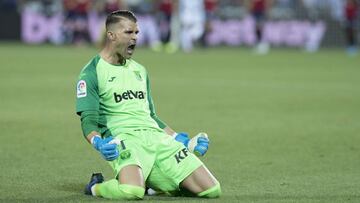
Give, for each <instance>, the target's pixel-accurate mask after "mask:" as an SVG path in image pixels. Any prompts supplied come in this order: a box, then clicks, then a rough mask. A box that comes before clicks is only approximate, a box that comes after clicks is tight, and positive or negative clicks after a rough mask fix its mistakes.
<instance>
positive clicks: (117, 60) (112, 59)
mask: <svg viewBox="0 0 360 203" xmlns="http://www.w3.org/2000/svg"><path fill="white" fill-rule="evenodd" d="M100 56H101V58H103V59H104V60H105V61H106V62H108V63H110V64H113V65H125V63H126V59H125V58H124V57H123V56H121V55H120V54H119V53H117V52H116V50H115V49H111V48H110V47H108V46H106V47H105V48H104V49H103V50H102V51H101V52H100Z"/></svg>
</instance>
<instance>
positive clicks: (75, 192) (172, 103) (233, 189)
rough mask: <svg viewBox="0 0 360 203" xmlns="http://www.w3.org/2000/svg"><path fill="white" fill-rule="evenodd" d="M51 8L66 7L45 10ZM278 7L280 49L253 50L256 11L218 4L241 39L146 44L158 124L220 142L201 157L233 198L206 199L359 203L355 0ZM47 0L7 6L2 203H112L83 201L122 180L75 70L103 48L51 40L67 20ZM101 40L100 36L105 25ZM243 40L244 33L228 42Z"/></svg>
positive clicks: (1, 41)
mask: <svg viewBox="0 0 360 203" xmlns="http://www.w3.org/2000/svg"><path fill="white" fill-rule="evenodd" d="M49 2H53V3H54V4H57V5H58V4H59V2H60V1H42V3H44V4H42V5H47V6H49V5H50V4H48V3H49ZM100 2H101V1H100ZM130 2H131V1H130ZM133 2H135V3H136V1H133ZM277 2H282V3H284V4H274V5H273V8H272V11H270V12H269V18H268V25H269V27H268V28H269V29H268V31H267V32H268V34H267V35H266V36H268V37H269V39H270V38H271V40H274V41H272V42H273V43H272V44H271V45H272V47H271V50H270V51H269V52H268V53H267V54H266V55H258V54H256V53H255V52H254V50H253V46H254V43H255V42H254V34H253V33H251V32H249V30H250V28H251V26H250V28H249V29H248V30H245V31H244V29H242V28H239V27H238V26H236V25H244V24H241V23H243V22H245V21H244V19H249V14H248V12H247V9H246V7H245V4H243V3H244V2H242V1H219V2H218V10H217V12H216V16H215V19H214V25H215V23H216V22H220V23H223V22H229V21H231V22H235V24H233V25H232V26H234V29H233V30H231V32H226V29H227V28H230V27H231V26H229V27H227V25H230V24H225V26H224V25H220V24H218V25H219V27H218V28H219V31H218V32H217V33H212V34H210V36H212V37H213V38H211V37H210V38H211V39H209V40H210V42H211V40H214V39H215V41H212V42H217V43H212V44H211V43H210V44H208V46H206V47H203V46H201V43H199V44H196V48H195V49H194V50H192V51H191V52H190V53H185V52H183V51H182V50H178V51H177V52H175V53H173V54H168V53H166V52H163V51H154V50H153V49H151V48H149V47H148V41H146V40H145V41H144V42H143V45H142V46H141V47H140V48H139V49H138V50H137V51H136V54H135V56H134V58H135V60H137V61H139V62H140V63H142V64H144V65H145V66H146V67H147V69H148V71H149V74H150V77H151V80H152V89H153V96H154V100H155V105H156V107H157V113H158V114H159V115H160V117H161V118H162V119H163V120H165V121H166V122H167V123H168V124H170V125H171V126H173V128H175V129H176V130H179V131H187V132H189V133H190V134H192V135H194V134H196V133H197V132H199V131H206V132H208V134H209V135H210V139H211V145H210V150H209V152H208V154H207V155H206V156H205V157H203V158H202V159H203V160H204V162H205V163H206V165H207V166H208V167H209V169H210V170H211V171H213V173H214V174H215V175H216V177H217V178H218V179H219V180H220V181H221V183H222V188H223V196H222V197H221V199H218V200H207V201H210V202H359V200H360V194H359V187H360V184H359V183H360V178H359V177H360V176H359V175H360V174H359V171H360V170H359V169H360V159H359V158H360V148H359V144H358V143H359V142H360V138H359V132H360V125H359V123H360V122H359V121H360V116H359V115H360V108H359V105H358V104H359V102H360V96H359V95H360V94H359V93H360V92H359V90H360V88H359V87H360V82H359V74H360V70H359V67H360V59H359V57H358V55H357V54H356V52H355V53H353V52H351V53H350V52H348V49H347V48H348V47H347V44H346V40H345V34H344V33H345V31H344V28H345V27H344V25H345V24H344V23H345V21H344V12H343V11H344V10H343V9H344V8H343V7H342V6H341V5H342V4H339V2H340V3H341V2H344V1H336V0H334V1H333V0H328V1H326V0H324V1H313V2H316V3H315V4H314V5H313V6H312V7H310V8H312V10H311V11H310V10H307V9H305V7H304V6H302V4H301V3H300V1H295V0H294V1H291V0H289V1H281V0H280V1H277ZM286 2H287V3H289V4H285V3H286ZM39 3H41V2H40V1H11V0H2V1H0V22H1V23H0V24H1V25H2V27H1V29H0V59H1V66H0V93H1V96H0V104H1V105H0V114H1V117H0V130H1V132H2V133H3V135H2V136H0V161H1V164H0V172H1V173H0V179H1V181H0V202H85V201H97V202H101V201H104V202H107V201H105V200H103V199H94V198H91V197H87V196H85V195H83V193H82V190H83V187H84V185H85V184H86V183H87V181H88V178H89V177H90V174H91V173H92V172H94V171H101V172H103V173H104V174H105V176H106V178H111V177H112V175H113V174H112V172H111V171H110V167H108V165H107V164H106V163H104V162H103V161H102V160H101V157H100V156H99V155H98V154H97V153H96V152H95V150H93V149H91V147H89V145H88V144H87V143H86V142H85V140H84V139H83V138H82V135H81V130H80V122H79V119H78V117H77V116H76V115H75V113H74V102H75V83H76V79H77V75H78V73H79V71H80V69H81V68H82V67H83V65H84V64H86V63H87V61H88V60H89V59H90V58H91V57H92V56H94V55H95V54H96V53H97V51H98V50H99V46H100V45H99V43H98V42H97V40H90V41H86V40H85V41H80V43H78V42H74V41H71V40H68V41H67V40H66V39H65V38H62V37H61V36H64V35H63V33H62V34H60V35H53V32H51V31H56V29H55V28H59V25H58V24H57V23H58V21H50V20H49V19H52V16H53V14H54V13H51V12H50V11H61V13H62V12H63V10H62V9H61V7H51V6H49V7H47V6H46V7H41V6H40V7H39V5H41V4H39ZM60 4H61V2H60ZM29 5H30V6H29ZM34 5H37V6H34ZM134 5H135V4H134ZM276 5H277V6H276ZM280 5H281V6H280ZM283 5H287V6H285V7H282V6H283ZM39 8H46V9H39ZM49 8H52V9H54V10H51V9H50V10H49ZM59 8H60V10H56V9H59ZM26 9H30V10H28V11H31V12H32V13H31V12H30V14H29V15H30V16H27V17H26V18H25V17H24V15H25V10H26ZM134 9H135V8H134ZM55 13H56V12H55ZM35 14H36V15H38V18H34V19H35V20H34V19H32V18H31V15H35ZM152 14H156V12H153V13H152ZM139 15H140V13H139ZM39 16H40V17H39ZM29 19H30V20H31V19H32V21H29ZM25 21H27V22H30V24H27V26H26V25H24V22H25ZM250 21H251V19H250ZM357 21H358V19H357ZM100 22H101V21H100V20H99V22H98V23H100ZM236 22H237V23H239V24H236ZM317 23H320V24H322V25H323V26H324V33H323V35H322V36H321V40H320V41H319V47H318V48H319V49H315V50H310V51H309V50H307V49H306V42H307V39H308V38H307V36H309V33H306V31H309V32H311V30H312V29H311V26H312V25H316V24H317ZM44 25H45V26H44ZM61 25H62V24H61V23H60V27H61ZM41 26H44V27H41ZM56 26H58V27H56ZM281 26H283V27H281ZM284 26H285V28H284ZM279 27H281V28H279ZM52 28H53V29H52ZM270 28H271V29H270ZM286 28H288V29H286ZM26 29H28V30H26ZM92 29H95V28H93V27H91V29H90V31H91V30H92ZM145 29H146V28H145ZM26 31H28V34H25V32H26ZM93 31H94V30H93ZM93 31H92V32H93ZM220 31H223V32H220ZM275 31H276V33H277V35H276V36H277V38H276V37H274V36H275V35H274V33H272V32H275ZM95 32H96V33H98V35H95V36H101V35H100V34H101V27H100V29H99V30H97V31H95ZM236 32H238V33H242V34H244V33H245V35H241V36H240V37H239V36H238V37H237V36H234V35H229V34H231V33H236ZM279 32H280V33H279ZM284 32H285V33H284ZM26 36H27V37H26ZM29 36H30V37H29ZM51 36H60V38H56V37H55V38H52V37H51ZM243 36H248V37H247V38H246V37H243ZM291 36H293V37H291ZM31 39H37V40H38V41H36V40H35V41H32V40H31ZM94 39H98V38H96V37H95V38H94ZM230 39H231V40H230ZM216 40H217V41H216ZM276 40H278V41H276ZM295 42H296V43H295ZM145 199H146V201H149V202H162V201H163V202H166V201H176V202H182V201H191V202H199V201H200V200H198V199H194V198H185V199H184V198H176V197H146V198H145ZM202 201H205V200H202Z"/></svg>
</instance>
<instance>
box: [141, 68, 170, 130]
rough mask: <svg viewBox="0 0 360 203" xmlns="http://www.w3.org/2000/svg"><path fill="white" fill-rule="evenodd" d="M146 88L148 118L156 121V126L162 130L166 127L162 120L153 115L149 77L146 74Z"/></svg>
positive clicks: (153, 108)
mask: <svg viewBox="0 0 360 203" xmlns="http://www.w3.org/2000/svg"><path fill="white" fill-rule="evenodd" d="M146 87H147V93H148V94H147V99H148V101H149V108H150V116H151V118H153V119H154V120H155V121H156V123H157V124H158V126H159V127H160V128H161V129H164V128H165V127H166V126H167V125H166V124H165V123H164V122H163V121H162V120H160V118H159V117H158V116H157V115H156V113H155V107H154V102H153V99H152V97H151V88H150V80H149V76H148V75H147V74H146Z"/></svg>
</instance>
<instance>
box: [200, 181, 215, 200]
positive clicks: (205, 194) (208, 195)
mask: <svg viewBox="0 0 360 203" xmlns="http://www.w3.org/2000/svg"><path fill="white" fill-rule="evenodd" d="M220 195H221V188H220V184H219V183H217V184H216V185H215V186H213V187H212V188H209V189H207V190H205V191H203V192H201V193H199V194H198V196H199V197H205V198H217V197H220Z"/></svg>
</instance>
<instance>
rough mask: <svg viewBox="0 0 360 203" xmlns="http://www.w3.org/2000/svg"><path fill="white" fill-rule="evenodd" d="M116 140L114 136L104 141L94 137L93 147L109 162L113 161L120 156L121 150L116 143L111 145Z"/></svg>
mask: <svg viewBox="0 0 360 203" xmlns="http://www.w3.org/2000/svg"><path fill="white" fill-rule="evenodd" d="M112 140H114V138H113V137H112V136H110V137H107V138H105V139H102V138H101V137H99V136H94V137H93V139H92V141H91V142H92V145H93V146H94V148H95V149H96V150H98V151H99V152H100V153H101V155H102V157H103V158H104V159H105V160H107V161H113V160H115V159H116V158H117V157H118V156H119V150H118V148H117V144H116V143H109V142H111V141H112Z"/></svg>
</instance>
